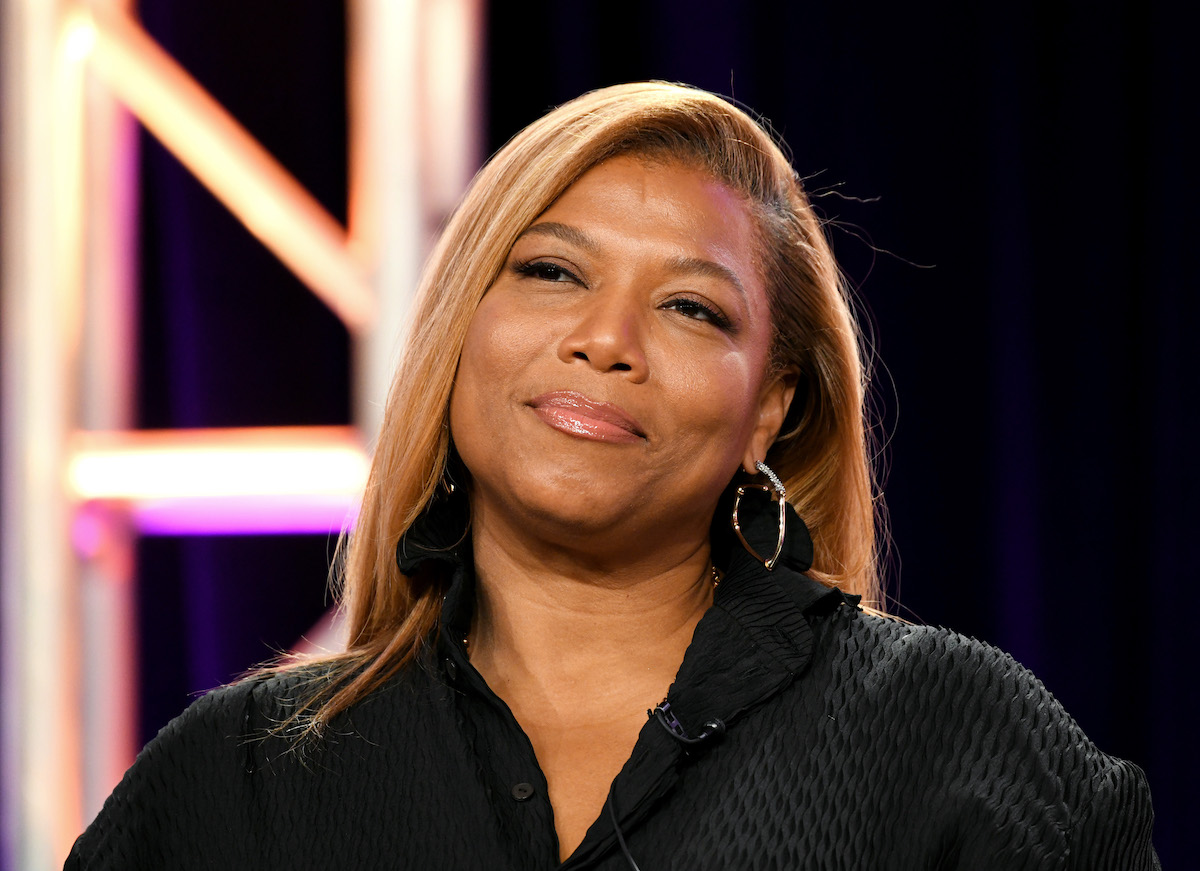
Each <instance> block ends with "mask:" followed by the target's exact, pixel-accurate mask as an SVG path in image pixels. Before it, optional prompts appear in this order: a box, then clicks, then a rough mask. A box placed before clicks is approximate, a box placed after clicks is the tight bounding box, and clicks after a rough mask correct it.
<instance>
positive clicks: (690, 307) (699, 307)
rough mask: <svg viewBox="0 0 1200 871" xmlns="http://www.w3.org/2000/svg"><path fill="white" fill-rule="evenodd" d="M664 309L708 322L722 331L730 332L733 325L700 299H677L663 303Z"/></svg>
mask: <svg viewBox="0 0 1200 871" xmlns="http://www.w3.org/2000/svg"><path fill="white" fill-rule="evenodd" d="M662 307H663V308H665V309H669V310H673V311H677V312H679V313H680V314H681V315H683V316H685V317H689V318H692V319H694V320H698V321H708V322H709V323H711V324H713V325H715V326H717V327H720V328H721V329H722V330H729V329H731V328H732V326H733V325H732V324H731V323H730V322H729V318H727V317H725V315H723V314H722V313H721V312H720V311H718V310H717V309H716V308H715V307H713V306H711V305H708V304H707V303H704V302H701V301H700V300H698V299H693V298H692V297H689V296H681V297H676V298H675V299H671V300H668V301H667V302H665V303H663V306H662Z"/></svg>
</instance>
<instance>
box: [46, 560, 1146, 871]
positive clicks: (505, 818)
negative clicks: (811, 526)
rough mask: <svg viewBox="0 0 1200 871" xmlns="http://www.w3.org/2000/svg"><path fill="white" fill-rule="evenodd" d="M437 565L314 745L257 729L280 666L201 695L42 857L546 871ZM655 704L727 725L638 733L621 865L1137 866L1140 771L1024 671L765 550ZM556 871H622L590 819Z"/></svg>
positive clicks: (524, 776) (458, 605)
mask: <svg viewBox="0 0 1200 871" xmlns="http://www.w3.org/2000/svg"><path fill="white" fill-rule="evenodd" d="M456 550H458V552H459V553H461V550H459V549H456ZM465 550H469V548H468V549H465ZM446 553H447V552H446V551H444V550H440V551H437V552H436V554H431V558H435V559H439V560H440V559H444V558H445V557H446ZM402 556H403V555H402ZM452 562H454V564H455V566H456V568H455V572H454V578H453V584H452V588H451V592H450V594H449V595H448V598H447V609H448V613H447V619H446V621H445V625H446V627H447V628H446V629H445V630H444V631H443V633H442V634H441V636H440V638H439V639H438V641H437V643H436V644H431V646H430V648H429V655H428V656H427V657H426V659H425V660H424V661H423V662H421V663H419V664H418V665H414V666H413V667H411V668H409V669H407V670H405V671H404V672H403V673H401V674H400V675H399V676H398V677H397V678H396V679H395V680H393V681H392V682H391V683H390V684H389V685H388V686H387V687H386V688H384V689H383V690H381V691H379V692H377V693H375V694H374V695H373V696H372V697H370V698H369V699H367V700H365V701H364V702H363V703H361V704H359V705H358V706H356V707H355V708H354V709H353V710H352V711H350V712H348V714H347V715H346V716H344V717H342V718H341V720H340V721H339V722H338V723H337V726H336V728H335V729H333V730H332V733H331V735H330V737H329V738H328V739H327V741H326V743H325V744H324V745H322V746H320V747H316V748H311V749H309V750H308V751H307V752H303V753H302V752H299V751H297V750H296V749H295V748H293V747H291V746H289V745H288V744H287V742H285V741H284V740H282V739H280V738H277V737H264V735H265V732H266V731H267V730H268V729H269V728H270V726H271V724H272V723H275V722H278V721H279V719H280V718H282V717H284V716H286V714H287V713H288V710H289V706H290V700H292V699H293V698H294V697H295V694H296V687H297V679H296V678H294V677H274V678H270V679H259V680H254V681H246V682H243V683H240V684H237V685H235V686H232V687H226V688H223V689H220V690H217V691H215V692H213V693H210V694H209V695H207V696H205V697H204V698H203V699H200V700H199V701H197V702H196V703H195V704H193V705H192V706H191V707H190V708H189V709H188V710H187V711H186V712H185V713H184V714H183V715H182V716H180V717H179V718H178V719H176V720H175V721H173V722H172V723H171V724H170V725H168V726H167V727H166V728H165V729H163V731H162V732H161V733H160V735H159V736H158V737H157V738H156V739H155V740H154V741H153V742H152V743H151V744H150V745H149V746H147V748H146V749H145V750H144V751H143V753H142V754H141V756H140V757H139V758H138V761H137V763H136V764H135V765H134V766H133V767H132V768H131V769H130V771H129V772H128V773H127V775H126V777H125V779H124V780H123V781H122V783H121V785H120V786H119V787H118V788H117V789H116V790H115V791H114V793H113V795H112V797H110V799H109V800H108V802H107V804H106V805H105V807H104V809H103V810H102V811H101V813H100V816H99V817H98V818H97V820H96V821H95V822H94V823H93V825H92V826H91V827H90V828H89V829H88V831H87V832H85V833H84V835H82V836H81V837H80V839H79V840H78V841H77V843H76V845H75V849H74V850H73V851H72V854H71V858H70V859H69V860H68V862H67V866H66V867H67V868H69V869H77V868H122V869H149V868H177V869H179V868H181V869H187V868H261V869H271V868H331V867H332V868H455V869H485V868H486V869H501V868H512V869H548V868H554V867H557V866H558V865H559V863H558V860H557V855H558V847H557V839H556V836H555V832H554V824H553V815H552V811H551V808H550V805H549V802H548V800H547V797H546V796H547V789H546V782H545V779H544V777H543V775H542V773H541V771H540V769H539V768H538V765H537V760H536V759H535V757H534V754H533V748H532V746H531V745H530V743H529V741H528V739H527V738H526V736H525V735H524V733H523V732H522V731H521V730H520V728H519V726H518V725H517V723H516V721H515V720H514V719H513V717H512V715H511V713H510V712H509V710H508V708H507V706H506V705H505V704H504V703H503V702H502V701H501V700H500V699H498V698H497V697H496V696H495V695H494V694H493V693H492V692H491V691H490V690H489V689H488V687H487V686H486V684H485V683H484V682H483V680H482V678H481V677H480V676H479V674H478V673H477V672H476V671H475V670H474V669H473V668H472V667H471V665H470V663H469V661H468V660H467V658H466V655H465V653H464V651H463V649H462V647H461V644H460V643H459V642H458V641H457V639H458V638H460V637H461V636H460V635H457V634H456V632H455V631H454V630H452V629H451V628H450V627H451V626H453V625H454V624H456V623H460V622H461V620H462V619H463V614H464V613H469V608H470V606H471V601H472V596H471V593H472V584H473V579H472V576H471V571H470V565H469V562H463V561H459V560H456V559H452ZM408 568H412V566H411V565H410V566H408ZM668 701H669V702H670V705H671V712H672V713H673V714H674V715H675V716H676V717H677V718H678V720H679V723H680V725H681V726H682V728H683V729H684V730H686V731H687V732H688V733H689V734H691V735H696V734H697V733H698V732H699V731H700V729H701V728H702V725H703V724H704V723H705V722H707V721H709V720H711V719H712V718H719V719H721V720H722V721H723V722H724V723H725V725H726V727H727V731H726V734H725V735H724V737H723V738H722V739H721V740H720V741H719V742H716V743H713V744H711V745H705V746H703V747H702V748H699V749H694V748H687V747H684V746H683V745H682V744H681V743H680V742H678V741H677V740H676V739H675V738H673V737H672V736H671V735H669V734H668V732H667V730H666V729H664V728H663V726H662V725H661V724H660V723H659V722H658V720H656V719H654V718H650V719H648V721H647V723H646V725H645V726H644V727H643V729H642V732H641V734H640V736H639V738H638V741H637V744H636V746H635V747H634V750H633V753H632V755H631V757H630V759H629V760H628V762H627V763H626V765H625V767H624V768H623V770H622V771H621V773H620V774H619V775H618V777H617V778H616V780H615V782H614V785H613V791H612V794H611V800H612V801H613V805H614V808H615V809H616V816H617V819H618V821H619V825H620V828H621V832H622V833H623V835H624V837H625V840H626V842H627V843H628V847H629V851H630V853H631V855H632V856H633V858H634V859H635V860H636V861H637V863H638V865H639V866H640V867H641V869H643V871H654V869H681V871H682V869H689V871H691V869H705V868H712V869H730V868H750V869H970V871H986V869H1079V871H1083V869H1088V871H1095V869H1122V871H1127V869H1150V868H1157V867H1158V861H1157V859H1156V857H1155V855H1154V852H1153V849H1152V847H1151V845H1150V832H1151V826H1152V821H1153V812H1152V810H1151V803H1150V796H1149V791H1148V788H1147V786H1146V782H1145V778H1144V777H1143V775H1142V773H1141V771H1140V770H1139V769H1138V768H1137V767H1136V766H1134V765H1131V764H1129V763H1127V762H1123V761H1121V760H1119V759H1114V758H1111V757H1108V756H1106V755H1104V754H1103V753H1101V752H1100V751H1099V750H1097V749H1096V747H1094V746H1093V745H1092V744H1091V742H1090V741H1088V739H1087V737H1086V736H1085V735H1084V734H1083V733H1082V732H1081V731H1080V729H1079V728H1078V726H1076V724H1075V723H1074V721H1073V720H1072V719H1071V718H1070V717H1069V716H1068V715H1067V714H1066V713H1065V712H1064V711H1063V710H1062V708H1061V706H1059V705H1058V703H1057V702H1056V701H1055V700H1054V698H1053V697H1052V696H1051V695H1050V694H1049V693H1048V692H1047V691H1046V690H1045V688H1044V687H1043V686H1042V685H1041V683H1039V682H1038V680H1037V679H1036V678H1035V677H1033V675H1031V674H1030V673H1029V672H1028V671H1026V670H1025V669H1023V668H1022V667H1021V666H1020V665H1018V664H1017V663H1016V662H1015V661H1013V660H1012V659H1011V658H1010V657H1009V656H1007V655H1006V654H1004V653H1002V652H1000V651H998V650H996V649H995V648H992V647H990V646H988V645H986V644H982V643H980V642H977V641H974V640H971V639H968V638H964V637H962V636H959V635H956V634H954V633H952V632H948V631H946V630H942V629H933V628H928V627H920V626H910V625H906V624H903V623H899V622H896V621H892V620H887V619H881V618H877V617H872V616H870V615H867V614H864V613H862V612H861V611H859V610H857V609H856V608H855V607H854V606H853V605H852V604H851V603H850V602H849V601H846V600H845V599H844V597H843V596H842V594H841V593H839V592H837V591H831V590H828V589H826V588H824V587H822V586H820V585H819V584H817V583H816V582H814V581H812V580H810V579H808V578H807V577H805V576H803V575H801V574H799V573H797V572H796V571H794V570H793V569H792V568H791V567H790V566H788V565H787V564H782V565H781V566H780V567H777V568H776V570H775V571H773V572H771V573H768V572H766V571H765V570H764V569H763V568H762V566H761V565H759V564H758V563H756V562H754V561H753V560H752V559H750V558H749V557H748V556H747V555H746V554H745V553H744V551H733V552H732V554H731V557H730V560H729V563H728V565H727V567H726V574H725V578H724V580H723V581H722V583H721V585H720V587H719V588H718V590H717V596H716V602H715V604H714V607H713V608H712V609H710V611H709V612H708V613H707V614H706V615H705V616H704V618H703V619H702V620H701V621H700V623H699V625H698V626H697V629H696V633H695V636H694V638H693V641H692V644H691V646H690V647H689V649H688V651H687V654H686V656H685V658H684V661H683V664H682V666H681V668H680V671H679V673H678V675H677V678H676V681H675V683H674V685H673V686H672V687H671V689H670V692H669V694H668ZM562 867H563V868H579V869H582V868H603V869H620V868H628V867H629V865H628V862H627V860H626V859H625V857H624V856H623V855H622V854H621V852H620V851H619V849H618V848H617V844H616V835H615V831H614V829H613V826H612V823H611V821H610V818H609V815H608V814H607V813H605V814H601V815H600V816H599V818H598V819H597V821H596V822H595V823H594V824H593V826H592V828H591V829H590V830H589V832H588V834H587V836H586V838H585V839H584V841H583V843H582V844H581V845H580V846H579V848H578V849H577V850H576V852H575V853H574V855H572V856H571V857H570V858H569V859H568V860H567V861H566V862H565V863H563V865H562Z"/></svg>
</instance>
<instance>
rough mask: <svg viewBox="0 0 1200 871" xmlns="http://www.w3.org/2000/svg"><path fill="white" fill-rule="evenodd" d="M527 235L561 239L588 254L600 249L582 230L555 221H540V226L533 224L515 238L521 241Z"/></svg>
mask: <svg viewBox="0 0 1200 871" xmlns="http://www.w3.org/2000/svg"><path fill="white" fill-rule="evenodd" d="M529 235H534V236H550V237H552V238H554V239H561V240H562V241H564V242H570V243H571V244H572V245H576V246H578V247H580V248H583V249H584V250H585V251H588V252H594V251H596V249H597V248H599V247H600V246H599V245H597V244H596V241H595V240H594V239H593V238H592V237H591V236H589V235H588V234H587V233H585V232H583V230H580V229H579V228H578V227H572V226H571V225H570V224H560V223H558V222H557V221H542V222H541V223H540V224H533V225H531V226H529V227H527V228H525V232H523V233H522V234H521V235H520V236H518V237H517V238H518V239H522V238H524V237H525V236H529Z"/></svg>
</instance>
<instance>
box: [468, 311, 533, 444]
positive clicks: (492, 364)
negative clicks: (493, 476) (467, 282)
mask: <svg viewBox="0 0 1200 871" xmlns="http://www.w3.org/2000/svg"><path fill="white" fill-rule="evenodd" d="M511 309H512V306H511V305H508V304H506V301H505V299H504V294H502V293H493V292H489V293H488V294H487V295H486V296H484V298H483V300H482V301H481V302H480V304H479V308H478V309H476V311H475V315H474V316H473V317H472V318H471V324H470V326H469V327H468V328H467V336H466V339H465V341H464V344H463V350H462V355H461V357H460V359H459V363H458V373H457V375H456V377H455V381H454V393H453V395H452V396H451V398H450V425H451V431H452V434H453V436H454V438H455V441H456V442H458V441H460V439H462V438H465V437H466V436H467V435H468V433H467V432H466V431H465V430H467V429H468V428H472V427H487V426H492V425H495V423H496V422H497V419H498V418H499V416H500V415H501V414H502V413H503V411H504V410H505V409H506V408H507V407H508V406H509V405H510V404H511V402H512V401H513V400H514V398H515V394H516V393H517V390H518V386H519V383H518V382H519V378H520V374H521V372H522V371H523V370H524V369H525V367H526V365H527V364H528V362H529V360H530V358H531V355H534V354H535V353H536V351H537V349H538V348H539V347H540V346H541V345H542V344H544V341H543V340H542V339H541V338H539V336H538V331H537V329H536V324H533V323H530V322H529V319H527V318H526V319H522V318H520V317H517V316H515V315H514V312H512V311H511Z"/></svg>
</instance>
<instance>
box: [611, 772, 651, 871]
mask: <svg viewBox="0 0 1200 871" xmlns="http://www.w3.org/2000/svg"><path fill="white" fill-rule="evenodd" d="M616 792H617V782H616V781H615V780H614V781H613V784H612V786H611V787H609V789H608V799H607V800H606V801H605V802H604V803H605V804H606V805H607V806H608V816H609V819H611V820H612V824H613V829H614V830H615V831H616V833H617V843H618V844H620V846H621V855H623V856H624V857H625V861H626V862H628V863H629V867H630V868H631V869H632V871H642V869H641V868H639V867H638V863H637V862H635V861H633V856H632V855H631V854H630V852H629V847H628V846H627V845H626V843H625V836H624V835H622V834H621V825H620V823H618V822H617V803H616V800H615V798H614V796H615V795H616Z"/></svg>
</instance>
